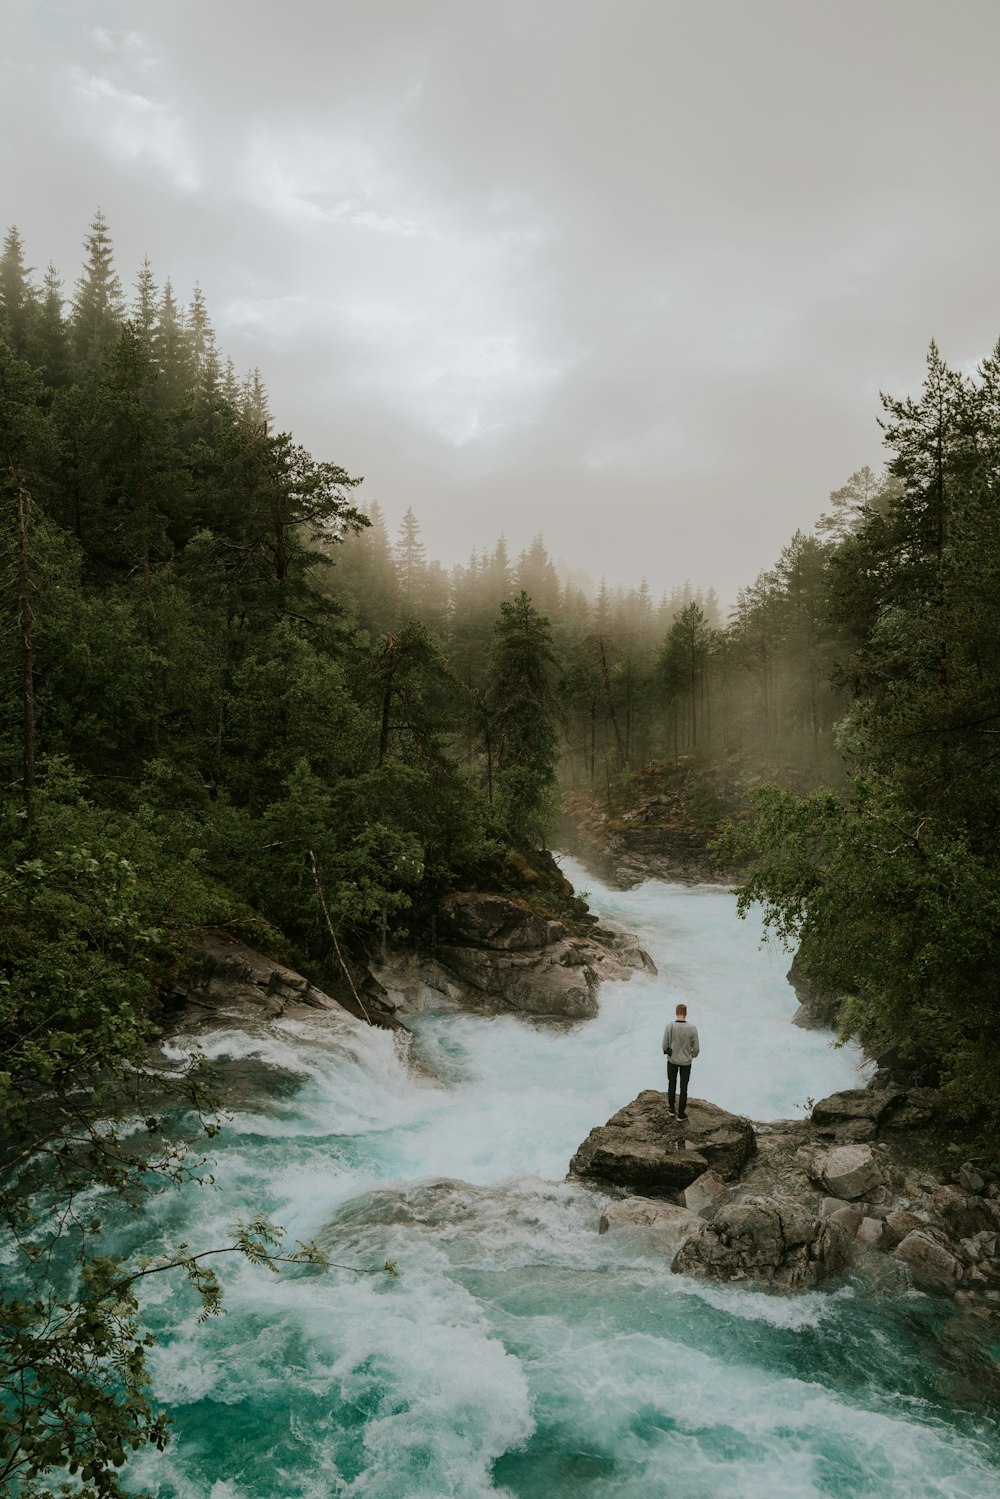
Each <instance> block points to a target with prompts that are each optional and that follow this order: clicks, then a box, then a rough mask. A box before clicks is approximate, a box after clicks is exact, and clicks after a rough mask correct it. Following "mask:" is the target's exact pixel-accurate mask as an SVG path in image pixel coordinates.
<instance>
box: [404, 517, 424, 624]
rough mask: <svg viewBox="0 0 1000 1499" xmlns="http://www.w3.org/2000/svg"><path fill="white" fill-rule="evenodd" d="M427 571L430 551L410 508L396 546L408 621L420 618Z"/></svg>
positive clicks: (405, 613)
mask: <svg viewBox="0 0 1000 1499" xmlns="http://www.w3.org/2000/svg"><path fill="white" fill-rule="evenodd" d="M426 568H427V549H426V547H425V546H424V544H423V542H422V541H421V539H420V522H419V521H418V520H417V517H416V516H415V515H414V513H413V510H412V508H411V507H410V506H407V508H406V514H405V515H404V516H403V519H402V521H401V522H400V526H399V537H398V540H397V542H396V576H397V577H398V579H399V604H400V608H401V610H402V615H403V618H404V619H414V618H417V617H418V616H419V613H420V608H421V604H422V601H423V599H422V595H423V586H424V575H425V572H426Z"/></svg>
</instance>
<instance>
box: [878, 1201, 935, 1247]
mask: <svg viewBox="0 0 1000 1499" xmlns="http://www.w3.org/2000/svg"><path fill="white" fill-rule="evenodd" d="M927 1226H928V1225H927V1219H926V1218H921V1217H920V1216H919V1214H917V1213H911V1212H908V1211H906V1210H905V1209H898V1210H897V1211H896V1212H894V1213H888V1214H887V1215H886V1220H885V1233H886V1237H885V1246H886V1248H887V1249H892V1248H893V1247H894V1246H895V1245H896V1244H900V1243H902V1241H903V1239H905V1238H906V1236H907V1234H910V1233H914V1232H915V1231H919V1230H920V1229H922V1228H926V1227H927Z"/></svg>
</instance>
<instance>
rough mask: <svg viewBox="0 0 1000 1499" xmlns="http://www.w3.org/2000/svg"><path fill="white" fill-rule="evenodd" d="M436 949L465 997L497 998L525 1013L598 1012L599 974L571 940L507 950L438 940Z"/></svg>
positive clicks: (574, 1015) (573, 1016)
mask: <svg viewBox="0 0 1000 1499" xmlns="http://www.w3.org/2000/svg"><path fill="white" fill-rule="evenodd" d="M437 955H438V960H439V961H440V962H441V963H442V964H443V965H444V967H445V968H446V969H448V970H449V972H451V973H452V974H454V975H456V976H457V977H458V978H459V979H461V980H463V982H464V983H465V985H466V986H467V990H466V995H467V997H468V998H469V999H471V1000H473V1001H475V1000H476V999H479V1000H480V1002H481V1003H482V1004H484V1005H485V1006H487V1007H488V1006H489V1005H490V1004H491V1003H493V1004H495V1003H496V1002H499V1003H500V1004H501V1005H502V1006H503V1007H504V1008H507V1009H512V1010H521V1011H523V1012H524V1013H525V1014H529V1015H549V1016H555V1017H558V1018H560V1019H565V1020H581V1019H585V1018H587V1017H589V1016H592V1015H596V1013H597V986H598V978H597V974H596V972H595V970H594V968H593V966H592V965H590V964H588V963H587V962H586V961H585V960H584V957H583V955H582V954H581V953H580V951H579V949H578V948H577V946H576V945H575V944H574V943H573V942H572V941H559V942H555V943H553V944H552V945H551V946H550V947H547V948H542V949H537V950H530V949H529V950H523V949H517V950H514V951H511V952H500V951H492V950H490V949H487V948H477V947H449V946H445V945H439V947H438V949H437ZM469 991H471V993H469Z"/></svg>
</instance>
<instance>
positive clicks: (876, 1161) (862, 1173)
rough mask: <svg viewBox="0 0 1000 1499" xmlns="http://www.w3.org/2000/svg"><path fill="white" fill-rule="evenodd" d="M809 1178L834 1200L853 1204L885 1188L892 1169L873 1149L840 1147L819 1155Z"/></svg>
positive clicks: (851, 1146)
mask: <svg viewBox="0 0 1000 1499" xmlns="http://www.w3.org/2000/svg"><path fill="white" fill-rule="evenodd" d="M809 1174H810V1176H811V1177H812V1178H813V1180H814V1181H816V1182H819V1183H820V1185H821V1186H823V1187H825V1188H826V1190H827V1191H828V1192H829V1193H830V1195H831V1196H832V1197H840V1198H843V1199H844V1201H847V1202H850V1201H853V1200H854V1199H855V1198H858V1197H865V1196H867V1195H868V1193H869V1192H872V1191H874V1189H875V1188H876V1187H881V1186H882V1185H883V1184H884V1183H885V1181H886V1179H887V1176H888V1167H887V1165H886V1163H885V1162H884V1161H883V1160H882V1158H881V1157H880V1156H878V1155H877V1154H876V1153H875V1151H874V1150H873V1149H872V1147H871V1146H870V1145H836V1146H834V1148H833V1149H832V1150H827V1151H818V1152H816V1154H815V1155H814V1156H813V1159H812V1162H811V1164H810V1167H809Z"/></svg>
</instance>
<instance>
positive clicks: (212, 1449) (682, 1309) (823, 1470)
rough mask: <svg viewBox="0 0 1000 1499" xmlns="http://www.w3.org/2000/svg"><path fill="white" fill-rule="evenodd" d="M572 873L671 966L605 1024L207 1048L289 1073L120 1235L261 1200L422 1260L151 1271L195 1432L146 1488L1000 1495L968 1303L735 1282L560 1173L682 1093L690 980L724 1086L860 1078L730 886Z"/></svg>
mask: <svg viewBox="0 0 1000 1499" xmlns="http://www.w3.org/2000/svg"><path fill="white" fill-rule="evenodd" d="M563 863H564V867H565V868H566V872H567V873H568V875H569V877H570V878H571V879H572V880H573V882H574V884H576V885H577V887H578V888H582V889H585V890H587V891H589V894H590V901H591V905H592V906H593V908H594V909H595V910H597V911H598V912H599V914H600V915H601V916H602V918H603V919H605V920H607V921H611V922H617V923H619V924H620V925H622V926H625V927H627V928H628V929H630V930H632V931H635V932H637V934H638V935H639V937H640V940H641V942H642V944H643V946H644V947H646V948H647V949H648V951H649V952H650V953H651V954H652V956H653V958H654V960H655V962H656V964H657V967H658V970H659V971H658V974H657V976H656V977H652V976H650V975H647V974H637V975H636V976H635V977H634V978H633V979H632V980H631V982H630V983H627V984H607V985H605V986H604V987H603V988H602V991H601V995H600V1009H599V1013H598V1015H597V1016H596V1018H595V1019H593V1020H590V1021H585V1022H581V1023H580V1024H577V1025H574V1026H569V1027H567V1026H548V1025H540V1024H533V1023H530V1022H526V1021H524V1020H520V1019H516V1018H514V1017H512V1016H506V1015H505V1016H496V1017H486V1016H474V1015H462V1014H455V1013H442V1014H435V1013H433V1012H430V1011H425V1012H423V1013H421V1014H420V1015H418V1016H416V1017H414V1018H413V1020H412V1027H413V1031H414V1035H415V1039H414V1041H413V1043H412V1049H411V1050H410V1051H409V1052H408V1051H407V1049H406V1048H404V1047H403V1046H402V1045H401V1044H400V1042H399V1039H398V1038H396V1037H394V1036H393V1035H391V1034H390V1033H388V1032H386V1031H374V1030H370V1029H368V1028H367V1027H365V1026H363V1025H361V1024H359V1023H356V1022H355V1021H353V1020H352V1019H351V1018H350V1017H345V1018H344V1019H343V1020H342V1021H338V1022H336V1023H334V1024H333V1025H331V1026H329V1027H327V1028H326V1029H317V1028H315V1027H312V1026H306V1025H301V1024H296V1023H282V1022H276V1023H273V1024H272V1025H271V1026H270V1027H269V1028H268V1029H267V1030H266V1031H262V1032H261V1033H260V1034H256V1035H249V1034H243V1033H221V1032H220V1033H215V1034H213V1035H210V1036H208V1037H207V1038H205V1043H204V1044H205V1049H206V1051H207V1052H208V1053H209V1055H210V1056H213V1057H214V1058H216V1059H217V1060H220V1061H224V1060H226V1059H235V1058H256V1059H259V1060H260V1061H261V1062H263V1063H266V1064H268V1065H269V1066H271V1067H277V1068H281V1069H283V1077H284V1081H283V1085H282V1087H281V1088H280V1089H278V1090H277V1091H275V1092H274V1093H273V1094H272V1093H263V1092H262V1094H261V1096H260V1097H259V1098H258V1099H256V1100H254V1101H253V1103H252V1106H249V1107H244V1108H241V1109H240V1110H239V1111H238V1112H237V1113H235V1115H234V1117H233V1118H232V1119H231V1120H230V1121H229V1123H228V1124H227V1126H226V1128H225V1130H224V1133H223V1135H222V1137H221V1141H220V1142H219V1148H218V1152H217V1158H216V1160H215V1162H214V1177H215V1180H214V1184H213V1185H211V1186H206V1187H205V1188H202V1189H200V1190H194V1191H192V1190H190V1189H188V1190H186V1191H184V1192H182V1193H167V1194H164V1195H162V1196H160V1197H158V1198H156V1199H154V1200H153V1201H152V1202H151V1204H150V1207H149V1209H148V1211H147V1212H146V1213H145V1215H144V1216H143V1218H142V1219H141V1220H140V1221H129V1220H126V1219H124V1218H121V1219H120V1220H119V1223H118V1241H117V1246H116V1247H117V1248H119V1249H120V1250H127V1249H130V1248H139V1247H141V1248H143V1249H144V1250H145V1251H147V1252H148V1251H149V1250H150V1249H153V1248H155V1247H157V1246H158V1245H159V1244H161V1243H162V1244H167V1243H170V1242H175V1241H177V1240H179V1239H184V1240H185V1241H187V1242H188V1243H190V1244H191V1245H192V1247H193V1248H196V1249H197V1248H199V1247H202V1246H204V1247H208V1246H209V1245H211V1244H213V1243H220V1242H224V1241H225V1239H226V1237H227V1234H228V1230H229V1226H230V1225H231V1223H232V1222H233V1220H234V1219H235V1218H236V1217H237V1216H239V1215H243V1216H244V1217H246V1216H248V1215H250V1214H252V1213H255V1212H260V1211H263V1212H265V1213H267V1214H268V1215H269V1216H270V1217H271V1218H272V1219H274V1220H276V1221H278V1222H280V1223H282V1224H283V1225H284V1226H285V1228H286V1229H287V1230H288V1232H289V1234H290V1235H291V1237H293V1238H300V1239H313V1238H315V1239H316V1240H318V1241H319V1242H320V1243H321V1244H322V1245H323V1247H324V1248H326V1249H327V1250H328V1251H329V1252H330V1254H331V1256H332V1258H333V1259H334V1260H337V1261H339V1262H342V1263H345V1264H351V1265H357V1266H360V1267H362V1268H365V1269H369V1268H371V1269H377V1267H379V1266H381V1265H382V1263H383V1262H384V1261H385V1260H386V1259H392V1260H394V1261H395V1262H396V1263H397V1264H398V1267H399V1271H400V1277H399V1279H398V1280H393V1279H391V1278H389V1277H387V1276H385V1275H383V1274H377V1273H376V1274H363V1275H355V1274H352V1273H350V1272H349V1271H344V1270H336V1269H316V1268H311V1267H292V1268H290V1269H286V1270H285V1271H283V1272H282V1273H281V1274H280V1275H271V1274H268V1273H267V1272H265V1271H261V1270H259V1269H255V1268H253V1267H251V1266H249V1265H247V1264H244V1263H242V1262H235V1263H232V1264H229V1265H228V1266H227V1268H226V1269H225V1271H224V1273H223V1278H224V1282H225V1297H226V1306H227V1309H228V1310H227V1315H226V1316H225V1317H224V1318H221V1319H218V1320H213V1321H211V1322H209V1323H208V1324H205V1325H198V1324H197V1321H196V1314H197V1307H196V1305H195V1303H194V1301H193V1300H192V1298H191V1297H190V1294H189V1293H188V1292H187V1291H186V1290H185V1289H184V1288H183V1287H182V1286H180V1285H176V1284H174V1285H170V1284H167V1283H166V1277H163V1278H161V1280H160V1282H159V1283H156V1282H151V1283H150V1286H151V1289H150V1296H149V1302H148V1304H147V1312H148V1315H149V1317H150V1320H151V1322H152V1324H153V1325H154V1327H155V1328H157V1329H158V1330H159V1333H160V1342H159V1345H158V1347H157V1348H156V1350H154V1352H153V1355H152V1367H153V1371H154V1379H155V1394H156V1396H157V1397H158V1398H159V1399H161V1400H162V1401H163V1402H164V1403H165V1404H166V1405H167V1406H168V1407H169V1408H170V1409H171V1411H172V1412H173V1414H174V1418H175V1434H174V1440H173V1442H172V1444H171V1446H170V1447H169V1448H168V1450H167V1451H166V1452H165V1453H163V1454H155V1453H146V1454H143V1455H142V1456H141V1457H140V1458H139V1459H137V1460H136V1461H135V1462H134V1464H133V1466H132V1468H131V1469H130V1481H132V1482H134V1485H135V1487H136V1490H137V1492H148V1493H151V1494H155V1495H156V1496H157V1499H329V1496H341V1495H343V1496H358V1499H484V1496H487V1495H490V1496H496V1495H505V1496H517V1499H563V1496H573V1499H640V1496H641V1499H650V1496H657V1495H661V1494H663V1495H666V1494H668V1493H669V1494H671V1495H673V1496H677V1499H713V1496H716V1495H719V1496H723V1495H724V1496H727V1499H734V1496H735V1499H742V1496H746V1499H756V1496H760V1499H764V1496H767V1499H774V1496H775V1495H789V1496H792V1499H800V1496H801V1499H812V1496H838V1499H840V1496H845V1499H846V1496H848V1495H850V1496H851V1499H857V1496H859V1495H873V1496H874V1495H876V1494H878V1495H880V1496H883V1495H886V1494H890V1495H896V1494H898V1495H901V1496H902V1495H907V1496H915V1499H921V1496H928V1499H929V1496H947V1499H986V1496H991V1499H995V1496H996V1494H997V1493H998V1492H1000V1476H998V1475H1000V1467H998V1461H1000V1441H998V1435H997V1429H996V1426H995V1423H994V1421H993V1419H992V1417H991V1416H990V1414H989V1411H988V1409H987V1408H986V1406H985V1404H984V1403H983V1401H982V1399H981V1398H978V1396H977V1389H978V1392H979V1395H981V1391H982V1380H981V1379H980V1377H979V1376H980V1372H983V1373H985V1372H988V1365H989V1362H990V1358H991V1351H990V1350H989V1349H988V1348H987V1347H985V1345H984V1346H982V1347H979V1346H971V1347H970V1345H969V1343H968V1340H967V1339H966V1338H964V1336H960V1334H959V1333H958V1332H957V1331H956V1330H955V1326H956V1325H955V1324H953V1318H952V1314H951V1313H950V1311H949V1310H948V1308H947V1305H946V1304H944V1303H941V1302H938V1301H934V1300H932V1299H931V1298H928V1297H926V1296H923V1295H920V1294H918V1293H910V1294H909V1295H906V1296H898V1295H897V1296H895V1297H892V1296H889V1295H883V1296H879V1295H876V1294H874V1293H872V1292H871V1291H870V1290H868V1289H866V1288H864V1287H863V1286H862V1285H861V1284H860V1283H856V1282H853V1281H851V1280H847V1281H845V1282H844V1283H843V1284H842V1285H840V1286H839V1287H837V1288H835V1289H834V1290H832V1291H829V1292H822V1293H812V1294H808V1295H802V1296H796V1297H787V1296H776V1295H769V1294H767V1293H765V1292H763V1291H756V1290H747V1289H739V1288H734V1287H711V1286H706V1285H703V1284H701V1283H696V1282H692V1281H690V1280H686V1279H684V1278H682V1277H679V1276H672V1275H671V1274H670V1273H669V1267H668V1265H667V1264H665V1263H664V1262H663V1260H662V1258H659V1257H658V1256H657V1255H656V1253H655V1252H654V1251H653V1250H651V1249H650V1248H649V1247H646V1248H644V1247H643V1246H642V1245H641V1244H637V1243H635V1242H628V1241H623V1240H622V1239H621V1237H620V1236H617V1235H614V1234H607V1235H602V1236H599V1235H598V1232H597V1225H598V1220H599V1217H600V1212H601V1209H602V1206H603V1205H604V1204H605V1203H606V1202H607V1201H608V1200H609V1197H608V1195H607V1194H605V1193H602V1192H601V1191H599V1190H597V1191H595V1190H594V1189H593V1187H591V1186H588V1185H585V1184H582V1183H579V1182H567V1181H566V1180H565V1173H566V1169H567V1165H568V1162H569V1158H570V1156H571V1155H572V1153H573V1151H574V1150H575V1149H576V1147H577V1145H578V1144H579V1143H580V1141H581V1140H582V1139H583V1138H584V1137H585V1136H586V1134H587V1132H588V1131H589V1130H590V1129H591V1128H592V1127H593V1126H594V1125H595V1124H600V1123H603V1122H604V1120H605V1119H606V1118H607V1117H608V1116H609V1115H610V1114H611V1113H613V1112H614V1111H615V1110H617V1109H618V1108H620V1107H621V1106H622V1105H623V1104H625V1103H627V1102H628V1101H629V1100H630V1099H632V1098H633V1097H634V1096H635V1095H636V1093H638V1092H639V1091H640V1090H641V1089H643V1088H647V1087H661V1086H663V1074H664V1066H663V1058H662V1056H661V1054H660V1036H661V1034H662V1030H663V1026H664V1023H665V1021H666V1019H667V1018H668V1017H669V1015H670V1014H671V1013H672V1010H673V1006H674V1004H675V1003H676V1002H677V1000H678V999H684V1000H685V1001H686V1003H687V1004H688V1005H689V1008H690V1015H691V1019H692V1020H693V1021H694V1022H695V1023H696V1024H697V1025H698V1027H699V1031H700V1034H701V1041H702V1055H701V1056H700V1057H699V1059H698V1061H697V1062H696V1063H695V1066H694V1070H693V1074H692V1080H691V1092H692V1094H693V1095H695V1096H697V1097H703V1098H709V1099H711V1100H712V1101H713V1102H715V1103H718V1104H721V1105H722V1106H723V1107H725V1108H727V1109H731V1110H733V1111H736V1112H740V1113H746V1114H749V1115H750V1116H751V1117H754V1118H758V1119H768V1118H776V1117H794V1116H796V1115H797V1114H799V1113H800V1112H801V1110H802V1109H803V1108H804V1107H805V1105H806V1100H807V1099H809V1098H818V1097H821V1096H823V1095H824V1094H826V1093H829V1092H831V1091H833V1090H834V1089H837V1088H842V1087H851V1086H856V1085H857V1084H858V1082H859V1081H863V1079H864V1077H865V1076H866V1072H865V1069H864V1066H863V1061H862V1058H861V1056H860V1054H859V1052H858V1051H857V1050H856V1049H855V1048H853V1047H850V1046H848V1047H840V1048H838V1047H834V1046H833V1045H832V1044H831V1041H832V1038H831V1037H830V1036H829V1035H826V1034H824V1033H821V1032H816V1031H806V1030H800V1029H798V1028H796V1027H795V1026H793V1025H792V1024H791V1017H792V1015H793V1013H794V1010H795V1005H796V1001H795V996H794V994H793V993H792V991H791V989H790V988H789V986H788V984H787V983H786V981H785V978H784V973H785V970H786V969H787V966H788V957H787V955H786V954H782V953H780V952H778V953H776V952H774V951H773V950H770V949H767V948H761V946H760V936H761V931H760V923H759V921H757V920H753V919H751V920H750V921H748V922H745V923H744V922H740V921H738V920H737V918H736V915H735V900H734V897H733V896H732V895H731V894H729V893H728V892H726V891H723V890H720V889H717V888H714V887H700V888H694V889H691V888H684V887H679V886H668V885H664V884H662V883H660V882H656V881H651V882H649V883H648V884H646V885H643V886H641V887H640V888H638V889H636V890H632V891H629V892H624V893H623V892H614V891H611V890H608V889H606V888H604V887H603V886H602V885H600V884H599V882H597V881H596V880H595V879H594V877H593V876H591V875H589V874H587V873H585V872H584V871H583V870H582V869H581V868H580V867H579V866H578V865H575V864H574V863H573V862H572V861H570V860H564V861H563ZM288 1074H291V1075H293V1078H294V1079H297V1080H298V1081H297V1083H296V1082H294V1081H292V1082H289V1080H288V1076H287V1075H288ZM977 1359H978V1360H979V1361H980V1365H981V1370H977V1364H976V1360H977Z"/></svg>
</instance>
